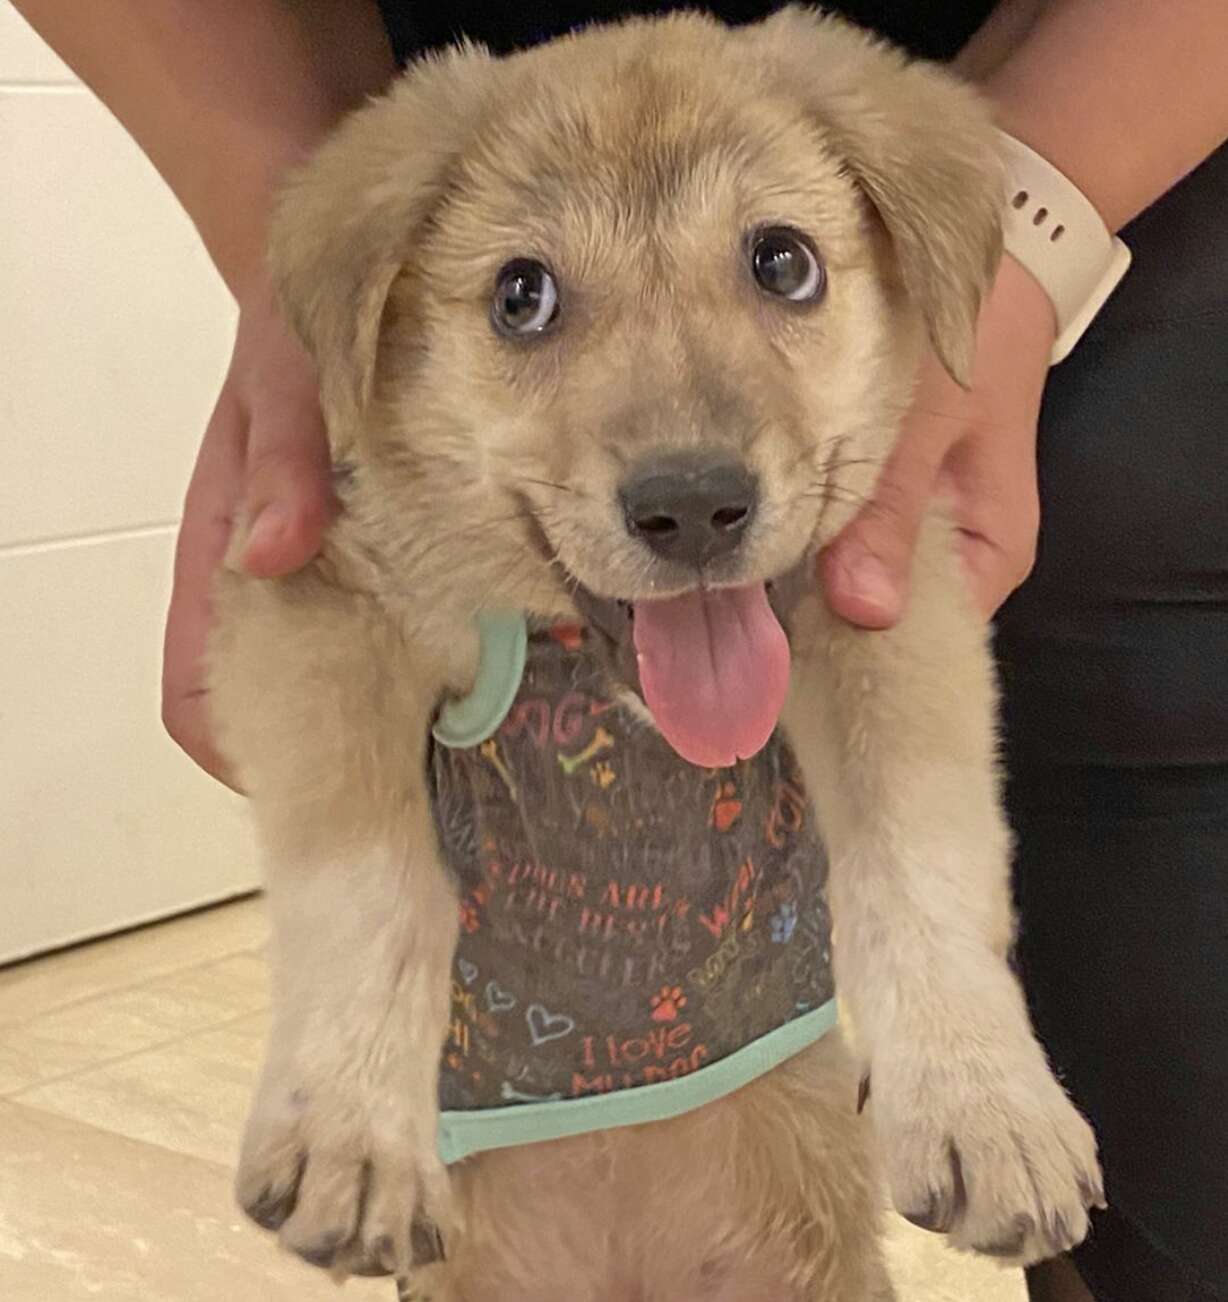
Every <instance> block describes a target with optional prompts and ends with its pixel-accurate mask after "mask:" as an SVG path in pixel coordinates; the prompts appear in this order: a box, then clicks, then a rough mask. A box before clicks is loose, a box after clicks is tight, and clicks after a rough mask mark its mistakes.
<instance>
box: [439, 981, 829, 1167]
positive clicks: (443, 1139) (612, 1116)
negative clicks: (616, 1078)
mask: <svg viewBox="0 0 1228 1302" xmlns="http://www.w3.org/2000/svg"><path fill="white" fill-rule="evenodd" d="M835 1024H836V1001H835V1000H834V999H830V1000H828V1002H827V1003H825V1004H824V1005H823V1006H822V1007H821V1008H815V1009H813V1010H812V1011H810V1012H808V1013H803V1014H802V1016H800V1017H797V1018H795V1019H794V1020H793V1021H791V1022H786V1023H785V1024H784V1025H783V1026H779V1027H777V1028H776V1030H774V1031H769V1032H768V1034H767V1035H764V1036H762V1037H761V1038H760V1039H758V1040H755V1041H753V1042H752V1043H751V1044H748V1045H746V1046H745V1048H742V1049H738V1050H736V1051H735V1052H734V1053H731V1054H729V1055H728V1056H727V1057H725V1058H722V1059H721V1060H720V1061H719V1062H714V1063H712V1064H711V1065H710V1066H707V1067H700V1068H699V1069H698V1070H697V1071H693V1072H692V1073H691V1074H690V1075H689V1076H680V1077H679V1078H678V1079H677V1080H667V1081H659V1082H657V1083H656V1084H653V1085H640V1086H636V1087H635V1088H633V1089H624V1090H614V1091H612V1092H611V1093H609V1094H595V1095H587V1096H585V1097H584V1098H578V1099H548V1100H545V1101H543V1102H540V1103H514V1104H509V1105H508V1106H507V1107H505V1108H488V1109H481V1110H478V1111H475V1112H444V1113H443V1114H442V1115H441V1116H440V1118H439V1154H440V1157H441V1158H442V1159H443V1161H444V1163H445V1164H446V1165H448V1166H451V1165H452V1164H453V1163H454V1162H459V1161H461V1160H462V1159H464V1158H466V1157H471V1156H472V1155H473V1154H474V1153H481V1152H484V1151H486V1150H488V1149H492V1148H513V1147H515V1146H516V1145H519V1144H540V1143H542V1142H544V1141H546V1140H550V1139H566V1138H568V1137H569V1136H571V1135H585V1134H589V1133H591V1132H592V1131H595V1130H612V1129H614V1128H615V1127H616V1126H639V1125H644V1124H645V1123H647V1122H651V1121H668V1120H669V1119H670V1118H672V1117H680V1116H682V1115H683V1114H684V1113H686V1112H693V1111H694V1110H695V1109H696V1108H702V1107H704V1106H705V1105H706V1104H708V1103H714V1102H715V1101H716V1100H717V1099H722V1098H724V1097H725V1096H726V1095H727V1094H732V1093H733V1092H734V1091H735V1090H740V1089H741V1088H742V1087H743V1086H744V1085H749V1084H750V1083H751V1081H754V1080H757V1079H758V1078H759V1077H760V1076H765V1075H766V1074H767V1073H768V1072H769V1071H771V1070H772V1069H773V1068H774V1067H778V1066H780V1064H781V1063H782V1062H785V1061H787V1060H788V1059H789V1058H792V1057H793V1056H794V1055H795V1054H797V1053H800V1052H801V1051H802V1050H803V1049H807V1048H809V1047H810V1046H811V1045H812V1044H816V1043H817V1042H818V1041H819V1040H820V1039H822V1037H823V1036H824V1035H826V1034H827V1032H828V1031H830V1030H831V1028H832V1027H833V1026H834V1025H835Z"/></svg>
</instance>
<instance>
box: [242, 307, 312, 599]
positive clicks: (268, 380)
mask: <svg viewBox="0 0 1228 1302" xmlns="http://www.w3.org/2000/svg"><path fill="white" fill-rule="evenodd" d="M274 338H275V346H274V347H273V349H272V357H273V359H274V361H272V362H270V363H269V364H267V365H266V367H265V371H264V372H263V373H262V374H261V375H260V376H259V377H258V379H259V384H260V388H259V391H258V392H257V393H256V394H253V395H252V419H251V425H250V427H249V429H248V431H247V459H246V467H245V471H244V486H243V494H242V499H243V506H244V512H245V515H246V519H247V521H248V522H249V530H250V531H249V534H248V539H247V543H246V546H245V547H244V551H243V565H244V568H245V569H246V570H247V571H248V572H249V573H250V574H254V575H256V576H257V577H258V578H271V577H273V576H275V575H279V574H288V573H290V572H291V571H293V570H297V569H301V568H302V566H304V565H306V564H307V562H308V561H309V560H310V559H311V558H312V557H313V556H314V555H315V554H316V552H318V551H319V549H320V540H321V538H322V537H323V534H324V530H325V528H326V527H327V525H328V522H329V519H330V518H331V515H332V508H333V494H332V484H331V479H330V464H329V449H328V436H327V433H326V432H325V427H324V417H323V415H322V414H321V412H320V399H319V388H318V384H317V379H316V374H315V369H314V367H313V366H312V365H311V362H310V360H309V359H308V357H307V354H306V353H305V352H304V351H303V350H302V348H301V347H300V346H299V345H298V343H297V342H296V341H295V340H293V339H291V338H290V337H289V335H288V334H286V333H285V331H284V330H283V329H282V328H281V327H280V325H279V326H278V327H277V333H276V335H275V336H274Z"/></svg>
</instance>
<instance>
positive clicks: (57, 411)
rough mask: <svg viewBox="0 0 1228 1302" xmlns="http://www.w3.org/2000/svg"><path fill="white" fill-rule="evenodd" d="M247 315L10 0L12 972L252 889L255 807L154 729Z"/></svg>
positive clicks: (1, 498)
mask: <svg viewBox="0 0 1228 1302" xmlns="http://www.w3.org/2000/svg"><path fill="white" fill-rule="evenodd" d="M80 2H82V3H93V2H94V0H80ZM233 321H234V309H233V306H232V304H231V301H230V298H229V296H228V295H227V294H226V292H225V289H224V288H223V286H222V285H221V282H220V281H219V280H218V278H217V276H216V274H215V273H214V272H213V269H212V268H211V267H210V265H209V263H208V261H207V259H206V258H205V256H204V254H203V253H202V252H201V250H200V248H199V246H198V243H197V240H196V237H195V234H194V232H193V231H192V228H191V226H190V224H189V223H188V221H187V219H186V218H185V217H184V216H183V214H182V213H181V212H180V210H179V209H178V207H177V206H176V204H175V202H174V200H173V198H172V197H171V195H170V194H169V192H168V191H167V190H166V188H165V187H164V186H163V184H162V182H161V180H160V179H159V178H158V176H157V175H156V173H155V172H154V171H153V169H152V168H151V167H150V166H149V164H148V163H147V162H146V161H145V159H144V158H143V157H142V156H141V155H140V153H139V152H138V151H137V149H136V148H135V146H133V145H132V144H131V142H130V141H129V140H128V139H127V137H126V136H125V135H124V133H123V132H122V130H121V129H120V128H119V126H118V125H117V124H116V123H115V122H114V120H113V119H112V118H111V117H110V116H109V115H108V114H107V112H106V110H105V109H103V108H102V107H101V105H99V104H98V103H97V102H96V101H95V100H94V99H93V97H92V96H91V95H90V94H89V92H88V91H86V90H85V89H84V88H83V87H82V86H80V85H79V84H78V83H77V82H76V80H75V79H74V78H73V76H72V74H71V73H70V72H69V71H68V69H67V68H65V67H64V66H63V65H62V64H61V63H60V62H59V61H58V60H57V59H56V58H55V56H54V55H52V54H51V52H50V51H49V50H48V49H47V48H46V47H45V46H44V45H43V44H42V42H41V41H40V40H39V39H38V38H37V37H36V36H35V35H34V33H33V32H32V31H31V30H30V29H29V28H28V27H27V26H26V25H25V23H24V22H23V21H22V19H21V18H19V17H18V15H17V13H16V11H15V10H14V9H13V8H12V6H11V4H10V3H9V0H0V961H3V960H4V959H6V958H12V957H16V956H18V955H22V954H27V953H31V952H34V951H37V950H39V949H43V948H47V947H50V946H52V945H56V944H61V943H64V942H67V941H70V940H75V939H80V938H82V937H85V936H89V935H95V934H99V933H101V932H103V931H108V930H113V929H115V928H117V927H120V926H124V925H128V924H130V923H133V922H136V921H142V920H145V919H148V918H151V917H156V916H160V915H163V914H167V913H171V912H175V911H178V910H180V909H183V908H188V907H191V906H193V905H195V904H198V903H202V902H204V901H206V900H212V899H218V898H222V897H224V896H226V895H230V894H234V893H236V892H238V891H241V890H244V889H248V888H250V887H251V886H252V885H254V884H255V880H256V872H255V861H254V855H253V852H252V847H251V844H250V840H249V835H248V831H247V825H246V819H245V817H244V814H243V809H242V802H241V801H239V800H238V799H237V798H234V797H231V796H230V795H229V794H228V793H226V792H224V791H222V790H221V789H220V788H219V787H217V786H216V785H215V784H213V783H211V782H210V781H208V780H207V779H206V778H204V777H203V776H202V775H200V774H199V773H198V772H197V771H196V770H195V769H194V768H193V766H192V765H191V764H190V763H189V762H188V761H187V760H186V759H185V758H183V757H182V756H181V755H180V753H179V752H178V750H177V749H176V748H175V747H174V745H173V744H172V743H171V742H170V741H169V740H168V739H166V738H165V737H164V735H163V733H162V730H161V726H160V723H159V720H158V675H159V667H160V654H161V628H162V617H163V612H164V609H165V605H166V600H167V595H168V592H169V574H170V565H171V555H172V549H173V544H174V536H175V521H176V518H177V516H178V513H179V507H180V501H181V498H182V494H183V490H184V487H185V485H186V483H187V479H188V474H189V472H190V469H191V464H192V458H193V455H194V452H195V448H196V444H197V441H198V440H199V437H200V433H201V430H202V429H203V426H204V423H205V420H206V418H207V416H208V413H209V409H210V406H211V404H212V401H213V398H214V396H215V395H216V391H217V387H218V385H219V383H220V381H221V377H222V374H223V372H224V369H225V364H226V357H227V353H228V347H229V341H230V335H231V332H232V330H233Z"/></svg>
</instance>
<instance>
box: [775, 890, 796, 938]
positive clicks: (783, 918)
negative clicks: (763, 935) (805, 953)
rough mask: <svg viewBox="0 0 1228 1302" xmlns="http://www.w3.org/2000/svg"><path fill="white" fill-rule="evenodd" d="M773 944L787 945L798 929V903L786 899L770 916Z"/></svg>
mask: <svg viewBox="0 0 1228 1302" xmlns="http://www.w3.org/2000/svg"><path fill="white" fill-rule="evenodd" d="M769 921H770V925H771V928H772V944H773V945H787V944H788V943H789V941H791V940H792V939H793V933H794V932H795V931H796V930H797V905H796V904H795V903H794V902H793V901H792V900H786V901H785V902H784V903H783V904H782V905H781V906H780V908H779V909H777V910H776V912H775V913H773V914H772V916H771V918H770V920H769Z"/></svg>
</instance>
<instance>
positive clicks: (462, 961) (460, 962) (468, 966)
mask: <svg viewBox="0 0 1228 1302" xmlns="http://www.w3.org/2000/svg"><path fill="white" fill-rule="evenodd" d="M456 967H457V971H459V972H460V974H461V980H463V981H464V983H465V984H466V985H467V986H471V985H473V983H474V982H475V981H476V980H477V979H478V969H477V964H476V963H470V961H469V960H468V959H467V958H458V959H457V960H456Z"/></svg>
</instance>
